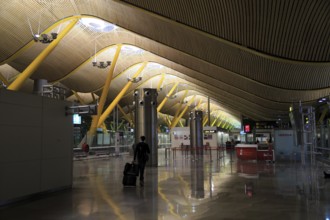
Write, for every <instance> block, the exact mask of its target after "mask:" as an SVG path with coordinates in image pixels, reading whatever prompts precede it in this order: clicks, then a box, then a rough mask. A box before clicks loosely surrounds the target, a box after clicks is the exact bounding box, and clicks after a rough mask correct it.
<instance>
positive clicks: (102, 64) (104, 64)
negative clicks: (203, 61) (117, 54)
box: [92, 60, 111, 69]
mask: <svg viewBox="0 0 330 220" xmlns="http://www.w3.org/2000/svg"><path fill="white" fill-rule="evenodd" d="M92 64H93V66H94V67H98V68H100V69H105V68H107V67H108V66H110V65H111V61H109V60H108V61H105V62H104V61H100V62H97V61H93V62H92Z"/></svg>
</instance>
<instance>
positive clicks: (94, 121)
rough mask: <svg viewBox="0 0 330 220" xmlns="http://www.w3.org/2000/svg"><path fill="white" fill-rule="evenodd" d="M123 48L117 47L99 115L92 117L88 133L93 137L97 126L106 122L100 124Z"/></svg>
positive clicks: (103, 90)
mask: <svg viewBox="0 0 330 220" xmlns="http://www.w3.org/2000/svg"><path fill="white" fill-rule="evenodd" d="M121 47H122V45H121V44H119V45H117V50H116V53H115V56H114V58H113V61H112V62H111V65H110V69H109V73H108V76H107V79H106V81H105V84H104V87H103V89H102V94H101V97H100V101H99V103H98V107H97V115H95V116H93V117H92V124H91V127H90V128H89V131H88V135H89V136H93V135H94V134H95V132H96V129H97V126H100V125H101V124H102V123H103V122H104V121H102V123H98V122H99V119H100V117H101V114H102V111H103V108H104V104H105V101H106V99H107V96H108V93H109V88H110V84H111V81H112V78H113V72H114V69H115V66H116V64H117V60H118V57H119V54H120V50H121Z"/></svg>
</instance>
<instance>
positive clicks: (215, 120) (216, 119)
mask: <svg viewBox="0 0 330 220" xmlns="http://www.w3.org/2000/svg"><path fill="white" fill-rule="evenodd" d="M220 115H221V112H219V113H218V115H217V117H216V118H215V119H214V120H213V122H212V124H211V127H213V126H214V124H215V123H216V122H217V121H218V119H219V117H220Z"/></svg>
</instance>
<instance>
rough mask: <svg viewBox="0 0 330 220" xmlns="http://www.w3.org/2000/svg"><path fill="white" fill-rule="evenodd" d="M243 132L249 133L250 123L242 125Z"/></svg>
mask: <svg viewBox="0 0 330 220" xmlns="http://www.w3.org/2000/svg"><path fill="white" fill-rule="evenodd" d="M244 132H245V133H250V132H251V128H250V125H244Z"/></svg>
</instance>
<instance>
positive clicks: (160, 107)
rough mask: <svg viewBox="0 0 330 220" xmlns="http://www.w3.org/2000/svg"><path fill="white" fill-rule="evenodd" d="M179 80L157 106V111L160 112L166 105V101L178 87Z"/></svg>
mask: <svg viewBox="0 0 330 220" xmlns="http://www.w3.org/2000/svg"><path fill="white" fill-rule="evenodd" d="M178 85H179V82H176V83H175V84H174V86H173V87H172V89H171V90H170V91H169V92H168V93H167V95H166V96H165V98H164V99H163V101H162V102H161V103H160V104H159V105H158V107H157V112H160V110H161V109H162V108H163V106H164V105H165V103H166V102H167V100H168V98H169V97H171V95H172V94H173V92H174V91H175V89H176V88H177V87H178Z"/></svg>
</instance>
